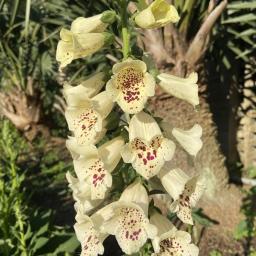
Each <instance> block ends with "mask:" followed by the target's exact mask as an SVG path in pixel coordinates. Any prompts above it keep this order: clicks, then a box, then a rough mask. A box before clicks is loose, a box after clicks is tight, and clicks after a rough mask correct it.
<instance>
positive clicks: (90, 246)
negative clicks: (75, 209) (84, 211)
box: [74, 216, 104, 256]
mask: <svg viewBox="0 0 256 256" xmlns="http://www.w3.org/2000/svg"><path fill="white" fill-rule="evenodd" d="M74 229H75V232H76V236H77V239H78V240H79V242H80V243H81V246H82V252H81V256H98V255H99V254H103V253H104V247H103V244H102V243H103V239H102V237H101V235H100V233H99V232H98V231H97V230H96V227H95V225H94V223H93V221H92V220H91V219H90V217H88V216H83V222H81V223H76V224H75V225H74Z"/></svg>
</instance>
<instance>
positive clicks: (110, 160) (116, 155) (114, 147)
mask: <svg viewBox="0 0 256 256" xmlns="http://www.w3.org/2000/svg"><path fill="white" fill-rule="evenodd" d="M123 145H124V140H123V138H122V137H120V136H119V137H116V138H114V139H112V140H110V141H108V142H106V143H104V144H103V145H101V146H100V147H99V148H98V153H99V157H100V159H102V161H103V162H104V167H105V168H106V169H107V170H108V171H109V172H112V171H113V170H114V169H115V167H116V166H117V164H118V163H119V161H120V159H121V154H120V151H121V148H122V147H123Z"/></svg>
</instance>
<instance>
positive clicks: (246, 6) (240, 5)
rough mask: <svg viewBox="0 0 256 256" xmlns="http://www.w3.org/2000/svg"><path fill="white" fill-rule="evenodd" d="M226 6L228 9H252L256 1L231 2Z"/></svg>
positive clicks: (255, 6)
mask: <svg viewBox="0 0 256 256" xmlns="http://www.w3.org/2000/svg"><path fill="white" fill-rule="evenodd" d="M228 8H230V9H239V10H240V9H254V8H256V2H255V1H247V2H242V1H239V2H233V3H230V4H228Z"/></svg>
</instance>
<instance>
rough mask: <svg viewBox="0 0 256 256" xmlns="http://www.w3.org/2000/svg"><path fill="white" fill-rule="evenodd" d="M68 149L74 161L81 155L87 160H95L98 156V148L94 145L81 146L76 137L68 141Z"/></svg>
mask: <svg viewBox="0 0 256 256" xmlns="http://www.w3.org/2000/svg"><path fill="white" fill-rule="evenodd" d="M66 147H67V148H68V150H69V151H70V153H71V155H72V157H73V158H74V159H77V158H79V157H80V156H81V155H82V156H83V157H86V158H95V157H97V155H98V152H97V148H96V147H95V146H94V145H80V144H78V143H77V140H76V138H75V137H69V138H68V139H67V140H66Z"/></svg>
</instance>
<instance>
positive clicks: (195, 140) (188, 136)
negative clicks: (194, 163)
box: [172, 124, 203, 156]
mask: <svg viewBox="0 0 256 256" xmlns="http://www.w3.org/2000/svg"><path fill="white" fill-rule="evenodd" d="M172 134H173V136H174V137H175V139H176V140H177V141H178V142H179V143H180V145H181V146H182V147H183V148H184V149H185V150H186V151H187V152H188V153H189V154H190V155H192V156H196V155H197V153H198V151H199V150H200V149H201V148H202V146H203V143H202V140H201V136H202V127H201V126H200V125H199V124H195V125H194V126H193V127H192V128H191V129H189V130H182V129H179V128H174V129H173V130H172Z"/></svg>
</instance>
